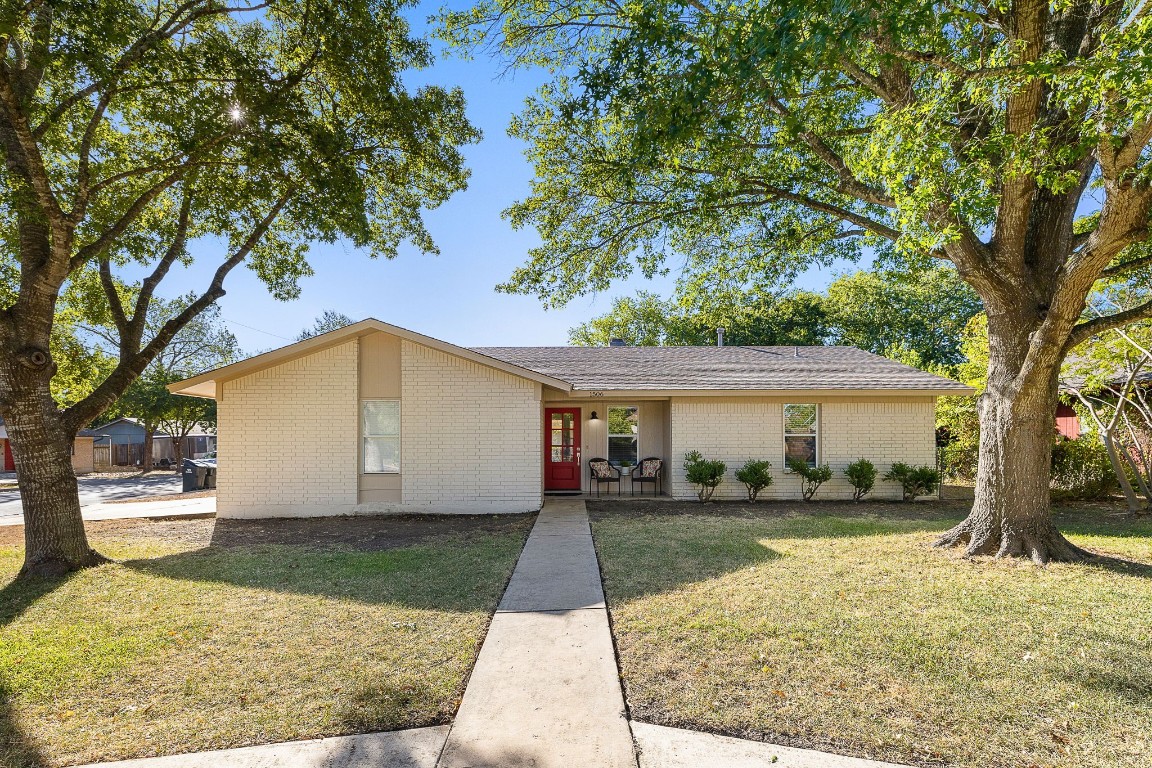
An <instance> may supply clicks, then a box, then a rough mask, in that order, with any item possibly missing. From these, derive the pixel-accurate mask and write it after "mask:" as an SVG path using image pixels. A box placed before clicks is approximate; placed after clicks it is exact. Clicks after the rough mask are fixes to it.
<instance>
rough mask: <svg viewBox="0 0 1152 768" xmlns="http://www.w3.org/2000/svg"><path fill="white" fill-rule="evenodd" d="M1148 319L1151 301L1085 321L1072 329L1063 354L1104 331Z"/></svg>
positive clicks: (1151, 312) (1151, 313) (1150, 313)
mask: <svg viewBox="0 0 1152 768" xmlns="http://www.w3.org/2000/svg"><path fill="white" fill-rule="evenodd" d="M1150 317H1152V299H1149V300H1148V301H1146V302H1144V303H1143V304H1137V305H1136V306H1135V307H1132V308H1131V309H1125V310H1123V311H1121V312H1116V313H1114V314H1111V315H1103V316H1101V317H1096V318H1093V319H1091V320H1086V321H1084V322H1082V323H1080V324H1079V325H1077V326H1075V327H1074V328H1073V329H1072V333H1070V334H1069V335H1068V343H1067V344H1065V345H1064V353H1065V354H1067V353H1068V352H1070V351H1072V350H1073V349H1074V348H1076V347H1077V346H1079V345H1081V344H1083V343H1084V342H1085V341H1088V339H1090V338H1092V337H1093V336H1096V335H1098V334H1101V333H1104V331H1110V330H1112V329H1114V328H1123V327H1124V326H1126V325H1131V324H1132V323H1135V322H1137V321H1139V320H1146V319H1148V318H1150Z"/></svg>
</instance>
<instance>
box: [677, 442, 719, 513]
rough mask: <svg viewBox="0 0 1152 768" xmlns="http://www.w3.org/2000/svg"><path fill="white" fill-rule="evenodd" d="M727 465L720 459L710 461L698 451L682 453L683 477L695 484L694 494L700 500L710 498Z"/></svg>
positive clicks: (703, 500)
mask: <svg viewBox="0 0 1152 768" xmlns="http://www.w3.org/2000/svg"><path fill="white" fill-rule="evenodd" d="M727 471H728V465H727V464H725V463H724V462H722V461H710V460H708V459H705V458H704V457H703V456H701V455H700V451H689V452H688V453H686V454H684V473H685V475H684V477H685V479H686V480H687V481H688V482H690V483H692V484H693V485H695V486H696V495H697V496H698V497H699V498H700V501H701V502H705V501H708V500H709V499H711V498H712V492H713V491H715V490H716V486H718V485H720V483H722V482H723V481H724V473H725V472H727Z"/></svg>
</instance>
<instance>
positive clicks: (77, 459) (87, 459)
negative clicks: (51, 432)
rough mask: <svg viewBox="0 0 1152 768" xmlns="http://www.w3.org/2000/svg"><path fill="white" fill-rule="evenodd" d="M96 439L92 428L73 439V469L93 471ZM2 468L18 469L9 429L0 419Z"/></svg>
mask: <svg viewBox="0 0 1152 768" xmlns="http://www.w3.org/2000/svg"><path fill="white" fill-rule="evenodd" d="M94 439H95V437H94V435H93V434H92V431H91V430H88V429H82V430H80V431H79V432H78V433H77V434H76V439H75V440H73V441H72V471H73V472H75V473H76V474H78V475H83V474H86V473H88V472H91V471H93V465H92V441H93V440H94ZM0 468H2V469H3V471H5V472H15V471H16V457H15V456H14V455H13V454H12V442H11V441H10V440H9V439H8V429H7V428H6V427H5V426H4V422H3V420H0Z"/></svg>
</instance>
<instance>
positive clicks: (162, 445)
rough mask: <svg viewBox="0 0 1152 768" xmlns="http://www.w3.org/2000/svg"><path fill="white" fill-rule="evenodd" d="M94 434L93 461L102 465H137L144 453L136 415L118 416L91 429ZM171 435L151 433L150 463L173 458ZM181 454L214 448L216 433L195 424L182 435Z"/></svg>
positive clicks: (198, 453)
mask: <svg viewBox="0 0 1152 768" xmlns="http://www.w3.org/2000/svg"><path fill="white" fill-rule="evenodd" d="M91 431H92V433H93V434H94V435H95V444H94V446H95V450H96V456H97V463H98V464H100V465H101V466H102V467H138V466H140V465H141V463H142V462H141V457H142V456H143V455H144V436H145V435H144V425H143V424H141V423H140V420H139V419H134V418H131V417H127V416H125V417H121V418H119V419H113V420H112V421H110V422H108V423H107V424H101V425H100V426H98V427H96V428H95V429H93V430H91ZM175 442H176V441H175V439H174V438H173V437H172V436H171V435H169V434H167V433H165V432H153V433H152V466H154V467H156V466H162V465H163V464H164V463H165V460H167V462H174V461H175V460H176V446H175ZM182 447H183V451H182V453H181V456H183V458H186V459H197V458H200V457H202V456H204V455H206V454H208V453H211V452H212V451H215V450H216V435H215V434H213V433H211V432H209V431H208V430H207V429H206V428H205V427H203V426H202V425H199V424H197V425H196V426H195V427H193V428H192V431H191V432H189V433H188V435H187V436H185V437H184V438H183V439H182Z"/></svg>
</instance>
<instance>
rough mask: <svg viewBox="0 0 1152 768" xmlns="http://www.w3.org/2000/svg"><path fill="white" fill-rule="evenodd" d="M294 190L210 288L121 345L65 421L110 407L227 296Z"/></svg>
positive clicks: (79, 422)
mask: <svg viewBox="0 0 1152 768" xmlns="http://www.w3.org/2000/svg"><path fill="white" fill-rule="evenodd" d="M295 194H296V188H295V186H289V187H288V188H287V189H286V190H285V191H284V193H283V194H281V196H280V198H279V199H278V200H277V201H276V203H275V204H274V205H273V206H272V209H271V210H270V211H269V212H268V213H267V215H265V216H264V218H262V219H261V220H260V221H259V222H257V223H256V224H255V226H253V228H252V231H251V232H250V233H249V234H248V237H247V238H246V239H245V240H244V242H243V243H241V244H240V246H239V247H238V248H237V249H236V251H235V253H233V254H232V255H231V256H230V257H228V259H227V260H226V261H225V262H224V263H223V264H221V265H220V266H219V267H218V268H217V269H216V272H215V274H214V275H213V277H212V281H211V282H210V283H209V284H208V288H207V289H206V290H205V291H204V293H203V294H202V295H201V296H200V297H199V298H197V299H196V300H195V301H193V302H192V303H190V304H189V305H188V306H187V307H185V308H184V310H183V311H182V312H180V313H179V314H178V315H176V316H175V317H173V318H171V319H170V320H169V321H168V322H166V323H165V324H164V325H163V326H161V328H160V329H159V330H158V331H157V332H156V335H155V336H153V337H152V339H150V340H149V342H148V343H147V344H146V345H144V347H143V348H138V349H131V348H123V347H122V348H121V350H120V361H119V362H118V363H117V365H116V368H115V369H114V370H113V371H112V373H110V374H109V375H108V377H107V378H105V379H104V381H102V382H100V384H99V385H98V386H97V387H96V388H95V389H94V390H93V391H92V392H91V393H90V394H89V395H88V396H87V397H85V398H84V399H83V400H81V401H79V402H77V403H75V404H74V405H72V406H70V407H69V408H66V409H65V410H64V411H63V413H62V414H61V418H62V420H63V421H64V423H65V424H67V425H69V427H71V428H73V429H79V428H80V427H82V426H83V425H84V424H87V423H88V422H90V421H91V420H92V419H94V418H96V417H97V416H99V415H100V414H101V413H103V412H104V411H105V410H107V409H108V407H109V406H110V405H112V403H113V402H115V400H116V398H117V397H119V396H120V394H121V393H122V392H123V391H124V390H125V389H127V387H128V386H129V385H130V384H131V383H132V382H133V381H135V380H136V378H138V377H139V376H140V374H141V373H143V372H144V369H145V368H147V367H148V364H149V363H151V362H152V360H153V359H155V358H156V356H157V355H158V354H159V353H160V352H161V350H163V349H164V347H165V346H166V345H167V344H168V343H169V342H170V341H171V340H172V338H173V337H174V336H175V335H176V334H177V333H179V332H180V331H181V330H182V329H183V328H184V326H186V325H187V324H188V323H189V322H191V321H192V319H193V318H195V317H196V316H197V315H199V314H200V313H201V312H203V311H204V310H205V309H207V308H208V307H209V306H211V305H212V304H213V303H214V302H216V301H218V300H219V299H220V298H221V297H222V296H224V294H225V291H224V279H225V278H226V277H227V276H228V273H229V272H231V271H232V270H233V269H235V268H236V267H237V266H239V265H240V264H241V263H243V262H244V260H245V259H246V258H247V257H248V255H249V254H250V253H251V252H252V249H253V248H255V247H256V245H257V244H258V243H259V242H260V240H261V238H263V237H264V235H265V234H266V233H267V232H268V230H269V229H270V228H271V227H272V225H273V224H274V223H275V221H276V218H277V217H278V216H279V215H280V212H281V211H282V210H284V207H285V206H286V205H287V204H288V202H289V201H290V200H291V199H292V197H293V196H294V195H295ZM121 344H124V340H123V339H121Z"/></svg>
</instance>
